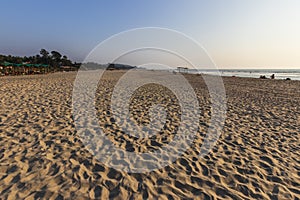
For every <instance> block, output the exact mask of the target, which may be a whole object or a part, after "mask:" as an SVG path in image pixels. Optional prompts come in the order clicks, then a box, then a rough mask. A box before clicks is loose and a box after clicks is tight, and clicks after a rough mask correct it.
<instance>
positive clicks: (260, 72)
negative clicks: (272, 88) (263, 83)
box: [188, 69, 300, 80]
mask: <svg viewBox="0 0 300 200" xmlns="http://www.w3.org/2000/svg"><path fill="white" fill-rule="evenodd" d="M188 73H193V74H199V73H202V74H209V75H221V76H236V77H248V78H259V77H260V76H266V77H267V78H270V76H271V75H272V74H274V75H275V79H287V78H290V79H291V80H300V69H220V70H203V69H201V70H195V69H189V70H188Z"/></svg>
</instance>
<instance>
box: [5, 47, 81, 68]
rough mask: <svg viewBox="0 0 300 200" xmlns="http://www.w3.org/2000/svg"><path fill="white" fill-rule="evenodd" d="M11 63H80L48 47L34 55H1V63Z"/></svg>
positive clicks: (62, 64)
mask: <svg viewBox="0 0 300 200" xmlns="http://www.w3.org/2000/svg"><path fill="white" fill-rule="evenodd" d="M5 62H9V63H16V64H22V63H31V64H47V65H49V66H51V67H53V68H57V69H58V68H59V67H61V66H73V67H77V68H78V67H79V66H80V63H76V62H72V61H71V60H70V59H68V57H67V56H65V55H62V54H61V53H59V52H58V51H51V52H48V51H47V50H46V49H41V50H40V54H37V55H34V56H24V57H21V56H11V55H8V56H7V55H0V65H1V64H3V63H5Z"/></svg>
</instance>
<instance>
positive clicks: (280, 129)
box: [0, 71, 300, 199]
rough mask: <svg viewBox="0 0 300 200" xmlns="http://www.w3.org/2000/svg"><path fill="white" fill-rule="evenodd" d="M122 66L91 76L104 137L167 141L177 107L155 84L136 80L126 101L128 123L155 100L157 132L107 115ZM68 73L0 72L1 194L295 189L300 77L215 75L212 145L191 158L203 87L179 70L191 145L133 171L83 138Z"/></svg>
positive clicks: (132, 146)
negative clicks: (219, 85) (189, 112)
mask: <svg viewBox="0 0 300 200" xmlns="http://www.w3.org/2000/svg"><path fill="white" fill-rule="evenodd" d="M123 73H124V72H123V71H107V72H106V73H105V75H104V77H103V79H102V80H101V81H100V83H99V88H98V96H99V99H97V101H96V107H97V114H98V118H99V124H100V125H101V127H103V130H105V133H106V134H107V136H108V138H109V139H110V140H111V141H112V142H113V143H114V144H115V145H116V146H117V147H119V148H122V149H124V150H127V151H131V152H146V151H151V150H153V149H154V150H155V149H157V148H160V147H161V146H163V145H164V144H167V143H168V142H170V141H172V139H173V137H174V134H175V133H176V127H177V125H178V123H179V115H180V107H179V106H178V102H177V101H176V98H175V96H174V94H172V92H171V91H169V90H167V89H166V88H163V87H161V86H158V85H155V84H152V85H151V84H148V85H145V86H144V87H141V88H139V91H137V92H136V93H135V95H134V96H133V97H132V104H131V105H130V110H131V111H132V118H133V119H134V120H135V121H136V123H137V124H143V123H145V124H147V123H148V122H149V114H148V113H149V112H148V110H149V107H150V106H151V105H152V104H153V103H160V104H162V105H164V107H165V108H166V109H167V112H168V113H169V115H168V116H170V118H169V119H167V120H168V122H167V125H166V130H165V131H162V132H161V134H159V135H157V136H155V137H153V138H151V139H136V138H134V137H131V136H129V135H126V134H125V135H124V134H123V133H122V131H120V130H119V129H118V127H117V126H116V125H115V122H114V121H113V120H111V112H110V111H109V109H110V107H109V103H110V101H109V98H110V97H111V94H112V91H113V87H114V85H115V84H116V83H117V81H118V79H119V78H120V77H121V76H122V75H123ZM75 76H76V73H73V72H70V73H56V74H48V75H33V76H16V77H0V94H1V99H0V105H1V106H0V147H1V148H0V198H1V199H39V198H40V199H108V198H111V199H113V198H114V199H299V198H300V184H299V183H300V140H299V136H300V133H299V127H300V106H299V105H300V81H284V80H261V79H252V78H237V77H224V78H223V81H224V84H225V89H226V95H227V107H228V108H227V118H226V121H225V126H224V128H223V130H222V133H221V136H220V138H219V140H218V141H217V144H216V145H215V147H214V148H213V149H212V150H211V151H210V153H209V154H208V155H207V156H206V157H204V158H199V157H197V154H198V151H199V148H200V146H201V142H202V141H203V133H204V132H205V131H206V130H207V127H209V125H210V120H209V119H210V104H209V93H208V91H207V89H206V86H205V83H204V82H203V80H202V78H201V76H197V75H186V78H187V80H188V81H189V82H190V84H191V85H192V86H193V88H194V90H195V92H196V94H197V97H198V101H199V105H200V107H201V115H200V119H199V133H198V137H197V139H196V140H195V142H194V144H193V147H192V148H191V149H188V150H187V152H186V153H185V154H184V155H183V156H182V157H181V158H179V159H178V160H176V161H175V162H174V163H173V164H171V165H170V166H167V167H164V168H162V169H158V170H155V171H152V172H147V173H143V174H141V173H140V174H138V173H135V174H134V173H126V172H124V171H117V170H115V169H112V168H108V167H107V166H105V165H103V163H101V162H99V161H98V160H97V159H96V158H95V157H94V156H93V155H92V154H91V153H90V152H89V151H88V150H87V149H86V148H85V146H84V145H83V143H82V141H81V138H80V136H79V135H78V134H77V132H76V128H75V125H74V120H73V115H72V90H73V83H74V80H75ZM100 97H101V98H100ZM145 97H147V98H145ZM125 162H127V161H125ZM129 164H130V163H129Z"/></svg>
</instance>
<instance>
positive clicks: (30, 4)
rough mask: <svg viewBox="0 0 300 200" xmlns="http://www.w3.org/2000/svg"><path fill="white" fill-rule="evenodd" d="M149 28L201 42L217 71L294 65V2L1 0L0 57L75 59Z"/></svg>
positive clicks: (298, 35)
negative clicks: (43, 54) (42, 53)
mask: <svg viewBox="0 0 300 200" xmlns="http://www.w3.org/2000/svg"><path fill="white" fill-rule="evenodd" d="M145 26H155V27H164V28H171V29H175V30H177V31H180V32H183V33H185V34H187V35H189V36H191V37H192V38H194V39H195V40H197V41H198V42H200V43H201V44H202V45H203V46H204V47H205V48H206V49H207V51H208V52H209V53H210V55H211V57H212V58H213V59H214V61H215V62H216V64H217V65H218V66H219V67H221V68H299V69H300V1H299V0H247V1H246V0H245V1H241V0H206V1H201V0H189V1H183V0H163V1H158V0H157V1H155V0H153V1H146V0H145V1H141V0H132V1H121V0H120V1H115V0H107V1H96V0H95V1H93V0H89V1H82V0H73V1H66V0H51V1H36V0H26V1H23V0H4V1H2V2H1V11H0V27H1V31H0V54H12V55H34V54H37V53H38V52H39V50H40V49H41V48H46V49H48V50H58V51H59V52H61V53H63V54H66V55H68V56H69V57H70V58H71V59H73V60H77V61H81V60H82V59H84V57H85V56H86V55H87V54H88V53H89V52H90V51H91V50H92V49H93V48H94V47H95V46H96V45H97V44H98V43H99V42H101V41H103V40H104V39H106V38H108V37H109V36H111V35H113V34H116V33H118V32H121V31H125V30H127V29H131V28H138V27H145Z"/></svg>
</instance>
